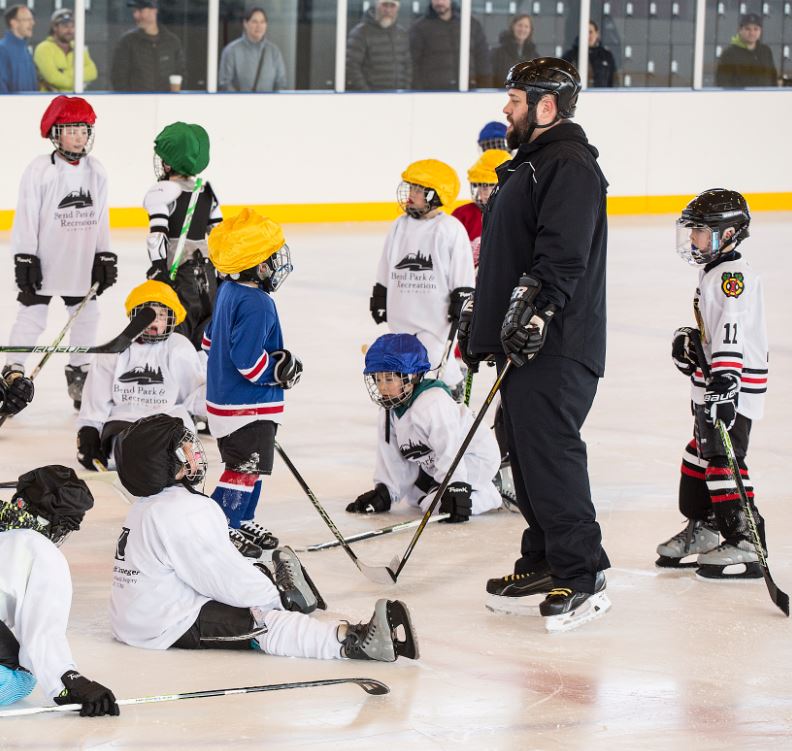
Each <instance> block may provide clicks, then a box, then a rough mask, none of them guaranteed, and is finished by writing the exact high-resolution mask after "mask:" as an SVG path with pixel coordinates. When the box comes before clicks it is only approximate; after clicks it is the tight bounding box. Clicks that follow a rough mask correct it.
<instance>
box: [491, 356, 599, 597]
mask: <svg viewBox="0 0 792 751" xmlns="http://www.w3.org/2000/svg"><path fill="white" fill-rule="evenodd" d="M502 365H503V363H502V362H500V363H499V367H502ZM597 382H598V378H597V376H595V375H594V373H592V372H591V371H590V370H589V369H588V368H586V367H585V366H584V365H581V364H580V363H578V362H575V361H574V360H569V359H567V358H563V357H550V356H546V355H541V354H540V355H539V356H538V357H537V358H536V360H534V361H532V362H529V363H527V364H526V365H524V366H522V367H521V368H514V367H513V368H512V369H511V371H510V372H509V374H508V375H507V376H506V378H505V380H504V382H503V385H502V386H501V392H502V399H503V407H504V415H505V418H506V419H505V427H506V432H507V439H508V443H509V451H510V456H511V466H512V472H513V474H514V486H515V490H516V492H517V503H518V505H519V507H520V510H521V511H522V514H523V516H524V517H525V519H526V521H527V522H528V524H529V527H528V529H526V530H525V531H524V532H523V537H522V546H521V556H520V558H519V559H518V560H517V561H516V562H515V566H514V570H515V573H526V572H528V571H530V570H532V569H533V568H535V566H536V564H540V563H542V562H544V561H546V562H547V564H548V565H549V566H550V571H551V572H552V575H553V581H554V583H555V585H556V586H558V587H569V588H571V589H575V590H577V591H581V592H592V593H593V592H594V579H595V576H596V573H597V571H599V570H602V569H606V568H608V567H609V566H610V561H609V560H608V556H607V555H606V554H605V551H604V550H603V549H602V535H601V533H600V527H599V524H597V521H596V514H595V511H594V504H593V503H592V501H591V489H590V487H589V479H588V467H587V460H586V444H585V443H583V441H582V439H581V438H580V429H581V427H582V425H583V422H584V421H585V419H586V416H587V415H588V412H589V409H591V404H592V402H593V401H594V395H595V394H596V392H597Z"/></svg>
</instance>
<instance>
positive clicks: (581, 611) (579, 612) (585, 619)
mask: <svg viewBox="0 0 792 751" xmlns="http://www.w3.org/2000/svg"><path fill="white" fill-rule="evenodd" d="M610 609H611V601H610V600H609V599H608V596H607V595H606V594H605V593H604V592H598V593H597V594H594V595H592V596H591V597H589V598H588V599H587V600H586V601H585V602H584V603H583V604H582V605H581V606H580V607H579V608H577V609H576V610H572V611H571V612H569V613H563V614H562V615H550V616H547V617H546V618H545V629H546V630H547V633H548V634H560V633H563V632H565V631H572V630H573V629H576V628H578V627H579V626H582V625H583V624H585V623H589V622H590V621H593V620H595V619H597V618H599V617H600V616H603V615H605V613H607V612H608V611H609V610H610Z"/></svg>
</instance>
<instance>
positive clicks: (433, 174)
mask: <svg viewBox="0 0 792 751" xmlns="http://www.w3.org/2000/svg"><path fill="white" fill-rule="evenodd" d="M401 176H402V180H404V182H406V183H411V184H413V185H421V186H422V187H424V188H431V189H432V190H434V191H435V192H436V193H437V197H438V199H439V200H440V205H441V206H446V207H447V208H449V209H450V208H452V207H453V204H454V201H456V199H457V196H458V195H459V187H460V186H459V177H458V176H457V173H456V172H455V171H454V169H453V168H452V167H450V166H449V165H447V164H446V163H445V162H441V161H440V160H438V159H421V160H420V161H417V162H413V163H412V164H411V165H410V166H409V167H407V169H406V170H404V172H402V175H401Z"/></svg>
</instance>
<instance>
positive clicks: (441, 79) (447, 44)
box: [410, 0, 492, 91]
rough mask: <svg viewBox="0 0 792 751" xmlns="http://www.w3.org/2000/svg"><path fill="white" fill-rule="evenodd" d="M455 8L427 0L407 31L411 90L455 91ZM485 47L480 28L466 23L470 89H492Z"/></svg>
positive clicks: (473, 22) (473, 21) (448, 3)
mask: <svg viewBox="0 0 792 751" xmlns="http://www.w3.org/2000/svg"><path fill="white" fill-rule="evenodd" d="M459 26H460V19H459V8H458V7H457V6H456V4H455V3H452V2H451V0H431V2H430V4H429V8H428V9H427V11H426V14H425V15H424V16H423V17H421V18H419V19H418V20H417V21H415V23H413V25H412V26H411V27H410V52H411V54H412V61H413V88H414V89H423V90H429V91H443V90H456V89H459ZM491 79H492V67H491V65H490V56H489V47H488V45H487V38H486V37H485V36H484V30H483V29H482V28H481V24H480V23H479V22H478V21H477V20H476V19H475V18H471V19H470V88H471V89H475V88H486V87H488V86H491V85H492V80H491Z"/></svg>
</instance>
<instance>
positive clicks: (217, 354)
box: [203, 281, 283, 438]
mask: <svg viewBox="0 0 792 751" xmlns="http://www.w3.org/2000/svg"><path fill="white" fill-rule="evenodd" d="M203 348H204V350H206V351H207V352H208V353H209V364H208V366H207V379H206V409H207V413H208V415H209V428H210V430H211V432H212V435H213V436H215V438H220V437H222V436H226V435H228V434H229V433H233V432H234V431H236V430H239V429H240V428H242V427H244V426H245V425H247V424H248V423H251V422H256V421H257V420H271V421H273V422H280V415H281V414H283V389H282V388H281V387H280V386H278V385H277V384H276V383H275V381H274V378H273V373H274V370H275V361H274V360H273V358H272V357H271V356H270V355H271V353H272V352H274V351H275V350H279V349H283V333H282V332H281V327H280V321H279V319H278V311H277V309H276V308H275V302H274V301H273V299H272V298H271V297H270V296H269V295H268V294H267V293H266V292H264V291H262V290H260V289H258V288H256V287H248V286H246V285H243V284H238V283H237V282H232V281H225V282H223V283H222V284H221V285H220V289H219V290H218V292H217V299H216V300H215V308H214V313H213V314H212V320H211V321H210V322H209V325H208V326H207V327H206V331H205V333H204V337H203Z"/></svg>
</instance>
